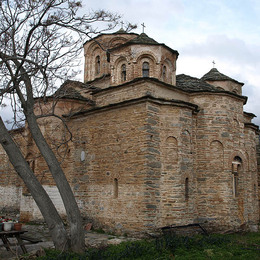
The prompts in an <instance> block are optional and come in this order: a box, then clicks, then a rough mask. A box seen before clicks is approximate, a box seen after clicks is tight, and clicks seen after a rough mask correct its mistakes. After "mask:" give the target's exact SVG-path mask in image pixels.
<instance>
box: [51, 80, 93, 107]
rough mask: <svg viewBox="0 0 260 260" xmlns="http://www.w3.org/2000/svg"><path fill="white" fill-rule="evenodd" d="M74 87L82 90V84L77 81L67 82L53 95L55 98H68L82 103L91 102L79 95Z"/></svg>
mask: <svg viewBox="0 0 260 260" xmlns="http://www.w3.org/2000/svg"><path fill="white" fill-rule="evenodd" d="M75 87H79V88H84V87H85V86H84V83H82V82H79V81H73V80H67V81H65V82H64V83H63V84H62V85H61V87H60V88H59V89H58V90H57V91H56V92H55V93H54V94H53V97H55V98H70V99H77V100H82V101H88V102H92V101H91V100H90V99H89V98H86V97H84V96H82V95H81V94H80V92H79V91H78V90H76V89H75Z"/></svg>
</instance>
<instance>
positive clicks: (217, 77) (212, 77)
mask: <svg viewBox="0 0 260 260" xmlns="http://www.w3.org/2000/svg"><path fill="white" fill-rule="evenodd" d="M201 79H202V80H204V81H224V80H230V81H233V82H236V83H238V84H243V83H241V82H238V81H236V80H235V79H232V78H230V77H228V76H226V75H224V74H222V73H220V72H219V71H218V70H217V69H216V68H212V69H211V70H210V71H209V72H208V73H206V74H205V75H204V76H203V77H202V78H201Z"/></svg>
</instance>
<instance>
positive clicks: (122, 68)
mask: <svg viewBox="0 0 260 260" xmlns="http://www.w3.org/2000/svg"><path fill="white" fill-rule="evenodd" d="M124 81H126V65H125V64H122V66H121V82H124Z"/></svg>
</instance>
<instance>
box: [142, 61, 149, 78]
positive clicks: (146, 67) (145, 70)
mask: <svg viewBox="0 0 260 260" xmlns="http://www.w3.org/2000/svg"><path fill="white" fill-rule="evenodd" d="M142 72H143V77H149V63H148V62H146V61H145V62H144V63H143V66H142Z"/></svg>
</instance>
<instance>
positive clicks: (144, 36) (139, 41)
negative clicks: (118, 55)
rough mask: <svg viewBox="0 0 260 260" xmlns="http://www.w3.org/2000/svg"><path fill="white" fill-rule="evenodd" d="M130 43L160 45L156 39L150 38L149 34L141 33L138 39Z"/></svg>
mask: <svg viewBox="0 0 260 260" xmlns="http://www.w3.org/2000/svg"><path fill="white" fill-rule="evenodd" d="M128 43H137V44H159V43H158V42H157V41H155V40H154V39H152V38H150V37H148V35H147V34H145V33H141V34H140V35H138V36H137V37H136V38H134V39H132V40H130V41H129V42H128Z"/></svg>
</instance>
